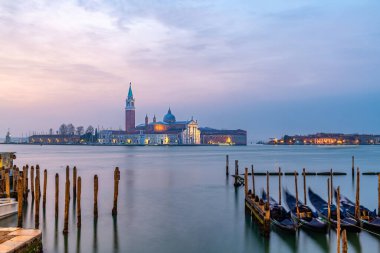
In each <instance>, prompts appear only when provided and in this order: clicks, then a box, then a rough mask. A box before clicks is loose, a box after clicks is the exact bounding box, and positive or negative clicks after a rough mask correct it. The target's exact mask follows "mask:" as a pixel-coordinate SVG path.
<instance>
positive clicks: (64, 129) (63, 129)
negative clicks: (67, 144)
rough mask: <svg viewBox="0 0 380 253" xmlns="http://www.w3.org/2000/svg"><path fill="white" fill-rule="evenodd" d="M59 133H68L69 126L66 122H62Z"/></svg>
mask: <svg viewBox="0 0 380 253" xmlns="http://www.w3.org/2000/svg"><path fill="white" fill-rule="evenodd" d="M59 134H61V135H67V126H66V125H65V124H62V125H61V126H60V127H59Z"/></svg>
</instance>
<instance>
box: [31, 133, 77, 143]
mask: <svg viewBox="0 0 380 253" xmlns="http://www.w3.org/2000/svg"><path fill="white" fill-rule="evenodd" d="M80 140H81V139H80V136H79V135H59V134H53V135H50V134H37V135H32V136H30V137H29V143H30V144H44V145H48V144H79V143H80Z"/></svg>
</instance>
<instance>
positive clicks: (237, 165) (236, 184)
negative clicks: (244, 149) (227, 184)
mask: <svg viewBox="0 0 380 253" xmlns="http://www.w3.org/2000/svg"><path fill="white" fill-rule="evenodd" d="M238 178H239V161H238V160H235V182H234V186H235V187H236V186H239V181H238Z"/></svg>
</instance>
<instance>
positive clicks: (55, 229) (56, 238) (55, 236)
mask: <svg viewBox="0 0 380 253" xmlns="http://www.w3.org/2000/svg"><path fill="white" fill-rule="evenodd" d="M54 251H55V252H58V219H57V218H55V223H54Z"/></svg>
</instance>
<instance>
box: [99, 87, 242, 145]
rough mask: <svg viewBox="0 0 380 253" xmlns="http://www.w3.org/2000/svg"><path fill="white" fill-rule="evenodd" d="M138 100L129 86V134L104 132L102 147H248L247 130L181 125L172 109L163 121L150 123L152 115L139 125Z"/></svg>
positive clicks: (189, 122)
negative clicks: (137, 117)
mask: <svg viewBox="0 0 380 253" xmlns="http://www.w3.org/2000/svg"><path fill="white" fill-rule="evenodd" d="M135 111H136V107H135V98H134V96H133V91H132V84H131V83H130V84H129V90H128V96H127V99H126V106H125V131H121V130H117V131H114V130H101V131H100V132H99V139H98V141H99V143H101V144H134V145H200V144H205V145H220V144H227V145H247V132H246V131H244V130H240V129H239V130H217V129H212V128H200V127H199V125H198V121H197V120H194V119H193V118H191V119H190V120H181V121H178V120H177V119H176V117H175V115H174V114H173V113H172V110H171V108H170V107H169V109H168V112H167V113H166V114H165V115H164V117H163V119H162V121H157V118H156V115H154V117H153V120H152V121H151V122H150V121H149V117H148V115H146V116H145V122H144V123H143V124H139V125H137V126H136V125H135V123H136V119H135V117H136V114H135Z"/></svg>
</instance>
